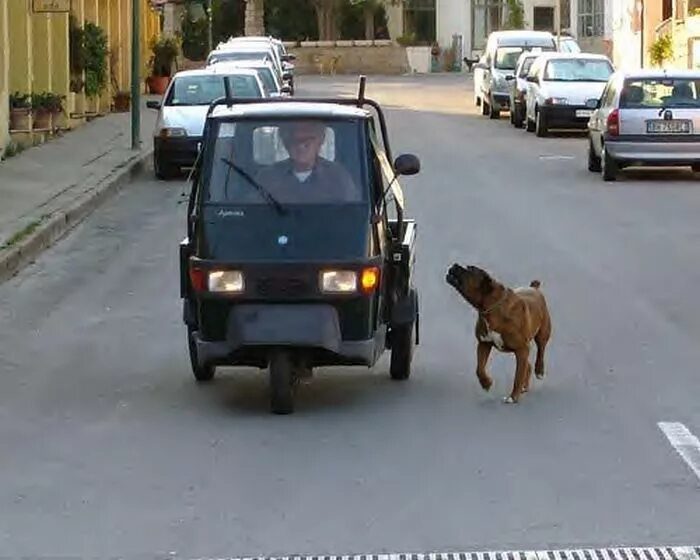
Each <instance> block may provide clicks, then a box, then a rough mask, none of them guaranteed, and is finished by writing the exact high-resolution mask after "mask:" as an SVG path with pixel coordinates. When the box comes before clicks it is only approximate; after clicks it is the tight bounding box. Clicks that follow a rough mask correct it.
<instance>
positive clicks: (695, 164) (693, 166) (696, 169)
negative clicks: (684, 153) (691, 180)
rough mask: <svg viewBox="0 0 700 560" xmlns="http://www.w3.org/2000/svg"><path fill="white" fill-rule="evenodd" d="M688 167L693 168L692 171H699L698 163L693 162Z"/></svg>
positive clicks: (699, 165) (699, 164)
mask: <svg viewBox="0 0 700 560" xmlns="http://www.w3.org/2000/svg"><path fill="white" fill-rule="evenodd" d="M690 167H691V169H692V170H693V173H700V163H694V164H693V165H691V166H690Z"/></svg>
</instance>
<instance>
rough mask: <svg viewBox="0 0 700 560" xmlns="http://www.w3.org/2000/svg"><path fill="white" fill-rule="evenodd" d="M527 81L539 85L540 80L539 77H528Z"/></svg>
mask: <svg viewBox="0 0 700 560" xmlns="http://www.w3.org/2000/svg"><path fill="white" fill-rule="evenodd" d="M527 81H528V82H530V83H531V84H539V83H540V80H539V79H538V78H537V76H528V77H527Z"/></svg>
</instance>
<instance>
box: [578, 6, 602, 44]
mask: <svg viewBox="0 0 700 560" xmlns="http://www.w3.org/2000/svg"><path fill="white" fill-rule="evenodd" d="M604 15H605V0H578V35H579V37H602V36H603V35H605V17H604Z"/></svg>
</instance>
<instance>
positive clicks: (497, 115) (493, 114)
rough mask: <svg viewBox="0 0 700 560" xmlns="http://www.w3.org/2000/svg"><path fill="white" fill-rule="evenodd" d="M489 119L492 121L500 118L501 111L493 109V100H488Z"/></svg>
mask: <svg viewBox="0 0 700 560" xmlns="http://www.w3.org/2000/svg"><path fill="white" fill-rule="evenodd" d="M489 118H490V119H492V120H496V119H500V118H501V111H499V110H498V109H496V108H495V104H494V102H493V98H491V99H490V100H489Z"/></svg>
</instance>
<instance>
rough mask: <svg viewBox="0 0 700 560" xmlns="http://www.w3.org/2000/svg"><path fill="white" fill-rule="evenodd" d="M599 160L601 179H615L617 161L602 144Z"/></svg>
mask: <svg viewBox="0 0 700 560" xmlns="http://www.w3.org/2000/svg"><path fill="white" fill-rule="evenodd" d="M600 160H601V164H602V165H601V172H602V175H603V181H608V182H609V181H616V180H617V174H618V172H619V171H620V167H619V164H618V163H617V161H616V160H615V159H614V158H612V157H611V156H610V154H608V151H607V150H606V149H605V146H603V150H602V152H601V154H600Z"/></svg>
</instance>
